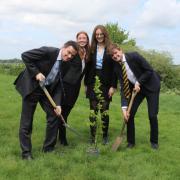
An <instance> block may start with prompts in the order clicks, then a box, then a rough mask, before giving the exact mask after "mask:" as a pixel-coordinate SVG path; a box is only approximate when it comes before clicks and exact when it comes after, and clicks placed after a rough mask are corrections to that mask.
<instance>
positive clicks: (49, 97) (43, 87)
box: [39, 81, 81, 136]
mask: <svg viewBox="0 0 180 180" xmlns="http://www.w3.org/2000/svg"><path fill="white" fill-rule="evenodd" d="M39 85H40V87H41V88H42V90H43V91H44V93H45V95H46V96H47V98H48V100H49V101H50V103H51V105H52V106H53V108H56V107H57V105H56V103H55V102H54V100H53V99H52V97H51V95H50V94H49V92H48V90H47V89H46V87H45V85H44V81H39ZM59 117H60V118H61V120H62V122H63V125H64V126H65V127H66V128H68V129H70V130H71V131H73V132H74V133H75V134H76V135H78V136H81V135H80V134H79V133H78V132H77V131H76V130H75V129H73V128H71V127H70V126H69V125H68V124H67V123H66V122H65V120H64V118H63V116H62V115H61V114H60V115H59Z"/></svg>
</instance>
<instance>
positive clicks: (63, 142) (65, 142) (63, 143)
mask: <svg viewBox="0 0 180 180" xmlns="http://www.w3.org/2000/svg"><path fill="white" fill-rule="evenodd" d="M60 143H61V144H62V145H63V146H68V142H67V139H64V140H61V142H60Z"/></svg>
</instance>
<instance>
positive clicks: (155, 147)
mask: <svg viewBox="0 0 180 180" xmlns="http://www.w3.org/2000/svg"><path fill="white" fill-rule="evenodd" d="M151 148H152V149H155V150H157V149H158V148H159V145H158V144H157V143H151Z"/></svg>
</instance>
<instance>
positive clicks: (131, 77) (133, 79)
mask: <svg viewBox="0 0 180 180" xmlns="http://www.w3.org/2000/svg"><path fill="white" fill-rule="evenodd" d="M122 62H124V63H125V66H126V73H127V78H128V79H129V81H130V82H131V83H132V84H135V83H136V82H137V79H136V77H135V75H134V74H133V72H132V71H131V69H130V68H129V65H128V63H127V62H126V58H125V55H124V54H123V59H122Z"/></svg>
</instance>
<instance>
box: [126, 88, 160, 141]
mask: <svg viewBox="0 0 180 180" xmlns="http://www.w3.org/2000/svg"><path fill="white" fill-rule="evenodd" d="M144 98H146V100H147V107H148V116H149V121H150V142H151V143H158V118H157V115H158V111H159V91H157V92H149V91H147V90H143V89H142V90H141V91H140V92H139V93H138V94H137V95H136V97H135V99H134V103H133V105H132V109H131V112H130V117H129V120H128V123H127V141H128V142H129V143H132V144H135V124H134V117H135V114H136V112H137V109H138V107H139V105H140V104H141V102H142V101H143V99H144Z"/></svg>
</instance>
